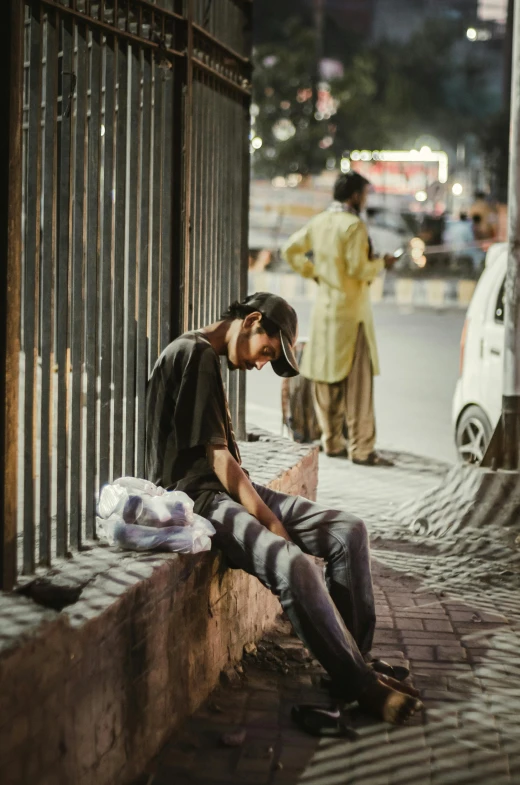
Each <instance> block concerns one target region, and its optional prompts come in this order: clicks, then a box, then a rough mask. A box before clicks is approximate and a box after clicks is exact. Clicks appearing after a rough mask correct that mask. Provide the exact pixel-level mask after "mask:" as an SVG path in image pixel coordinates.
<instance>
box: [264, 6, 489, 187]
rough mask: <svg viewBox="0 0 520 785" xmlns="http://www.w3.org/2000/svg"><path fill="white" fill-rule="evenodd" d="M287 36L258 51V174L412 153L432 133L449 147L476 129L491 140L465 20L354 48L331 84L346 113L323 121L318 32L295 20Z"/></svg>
mask: <svg viewBox="0 0 520 785" xmlns="http://www.w3.org/2000/svg"><path fill="white" fill-rule="evenodd" d="M283 35H284V37H285V39H284V40H283V38H280V37H278V40H277V42H276V43H273V44H262V45H261V46H259V47H258V48H257V49H256V51H255V73H254V103H255V105H256V107H257V108H258V109H257V111H258V114H257V116H256V118H255V119H256V123H255V129H254V132H255V134H256V135H257V136H259V137H260V138H261V139H262V140H263V145H262V147H261V149H260V150H258V151H256V152H255V154H254V169H255V172H256V173H257V174H258V175H263V176H269V177H273V176H276V175H287V174H289V173H291V172H299V173H301V174H306V173H307V172H315V171H321V170H322V169H323V168H324V167H325V166H326V163H327V161H329V165H331V160H335V162H336V165H337V162H338V159H339V157H341V155H342V153H343V152H344V151H346V150H352V149H356V148H357V149H381V148H385V147H389V146H390V147H403V148H409V147H413V146H414V142H415V140H416V139H417V138H418V137H420V136H422V135H430V136H432V135H433V136H435V137H437V138H438V139H439V140H440V142H441V144H443V145H444V146H447V147H448V148H449V147H450V146H451V147H452V148H454V147H455V146H456V144H457V141H458V140H460V139H461V138H462V137H464V135H466V134H468V133H470V132H473V133H477V135H478V134H480V135H481V136H482V137H484V135H485V132H486V131H485V127H484V123H483V117H485V115H486V113H488V114H489V111H490V107H489V102H488V101H487V97H486V95H485V91H484V88H483V83H482V76H483V72H484V68H485V63H484V62H482V61H479V60H477V59H476V58H474V57H473V56H472V52H471V50H468V47H467V41H466V38H465V29H463V28H462V27H461V23H460V22H459V21H457V20H450V19H445V18H441V19H438V18H436V19H432V20H429V21H428V22H427V24H426V25H425V27H424V29H423V30H422V31H419V32H418V33H417V34H416V35H414V36H413V37H412V38H411V40H410V41H409V42H408V43H407V44H403V45H396V44H395V43H392V42H389V41H382V42H378V43H377V44H370V45H361V44H360V45H358V46H357V47H351V50H350V51H349V52H348V53H345V55H344V57H343V68H344V73H343V76H342V77H341V78H337V79H335V80H333V81H332V80H331V81H330V93H331V97H332V99H333V100H335V101H336V102H337V112H336V113H335V114H334V115H333V116H332V117H330V118H327V117H325V118H320V117H318V119H316V117H315V110H316V107H315V95H314V96H313V93H312V88H313V80H314V81H316V63H315V55H314V53H315V39H314V31H313V29H312V28H311V27H309V26H307V25H306V24H303V23H302V22H301V21H300V20H298V19H294V18H293V19H290V20H288V21H287V22H286V23H285V25H284V26H283ZM361 43H362V42H361ZM302 96H306V98H305V100H302ZM280 120H283V121H284V122H285V121H286V120H289V121H290V123H291V124H292V126H293V127H294V135H292V136H291V137H290V138H287V139H280V138H277V135H276V131H277V129H278V128H279V126H278V123H279V122H280Z"/></svg>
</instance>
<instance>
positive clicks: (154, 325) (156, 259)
mask: <svg viewBox="0 0 520 785" xmlns="http://www.w3.org/2000/svg"><path fill="white" fill-rule="evenodd" d="M153 74H154V82H153V84H154V88H153V163H152V201H153V203H152V209H151V213H150V220H151V244H152V253H151V262H150V305H149V308H150V365H151V366H153V365H154V363H155V361H156V359H157V357H158V356H159V352H160V348H159V346H160V322H161V316H162V314H161V308H160V303H161V299H160V297H161V295H160V271H161V256H162V249H161V217H162V208H161V195H162V158H161V152H162V145H161V131H162V127H161V117H162V89H161V82H162V72H161V69H160V68H159V66H158V64H157V62H154V64H153Z"/></svg>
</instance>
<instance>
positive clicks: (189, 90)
mask: <svg viewBox="0 0 520 785" xmlns="http://www.w3.org/2000/svg"><path fill="white" fill-rule="evenodd" d="M186 21H187V28H186V34H187V40H186V93H185V103H184V177H183V181H184V193H185V197H184V275H183V282H184V291H183V296H184V303H183V313H184V318H183V321H184V324H183V329H187V324H188V313H189V310H188V308H189V298H190V287H189V280H190V269H189V268H190V259H191V234H190V232H191V188H192V179H191V173H192V167H191V143H192V113H193V0H186Z"/></svg>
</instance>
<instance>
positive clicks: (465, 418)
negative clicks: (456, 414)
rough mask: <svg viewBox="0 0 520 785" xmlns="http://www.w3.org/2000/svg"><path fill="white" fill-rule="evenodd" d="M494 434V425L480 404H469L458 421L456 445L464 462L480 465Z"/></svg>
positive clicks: (458, 453)
mask: <svg viewBox="0 0 520 785" xmlns="http://www.w3.org/2000/svg"><path fill="white" fill-rule="evenodd" d="M492 435H493V426H492V425H491V423H490V422H489V420H488V418H487V415H486V414H485V413H484V412H483V411H482V409H481V408H480V406H468V408H467V409H465V410H464V411H463V412H462V414H461V416H460V418H459V421H458V423H457V428H456V431H455V445H456V447H457V455H458V457H459V460H460V461H462V463H469V464H472V465H473V466H478V465H479V464H481V463H482V459H483V458H484V455H485V452H486V450H487V447H488V444H489V442H490V441H491V437H492Z"/></svg>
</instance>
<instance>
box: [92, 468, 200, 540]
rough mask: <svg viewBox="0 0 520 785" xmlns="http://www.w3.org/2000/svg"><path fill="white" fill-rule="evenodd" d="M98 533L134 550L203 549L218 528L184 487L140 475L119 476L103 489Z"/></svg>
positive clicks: (99, 508) (99, 504)
mask: <svg viewBox="0 0 520 785" xmlns="http://www.w3.org/2000/svg"><path fill="white" fill-rule="evenodd" d="M98 516H99V517H98V518H97V519H96V521H97V534H98V536H99V537H100V538H103V539H106V540H107V541H108V543H109V544H110V545H119V546H120V547H121V548H125V549H126V550H132V551H148V550H166V551H174V552H177V553H201V552H202V551H209V550H210V548H211V537H212V536H213V534H215V529H214V528H213V526H212V525H211V523H210V522H209V521H207V520H206V519H205V518H202V517H201V516H200V515H196V514H195V513H194V512H193V501H192V500H191V499H190V497H189V496H187V494H185V493H182V491H166V490H165V489H164V488H161V487H160V486H157V485H154V484H153V483H152V482H148V481H147V480H142V479H140V478H139V477H120V478H119V479H118V480H115V481H114V482H113V483H112V484H111V485H105V486H104V487H103V488H102V489H101V493H100V496H99V500H98Z"/></svg>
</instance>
